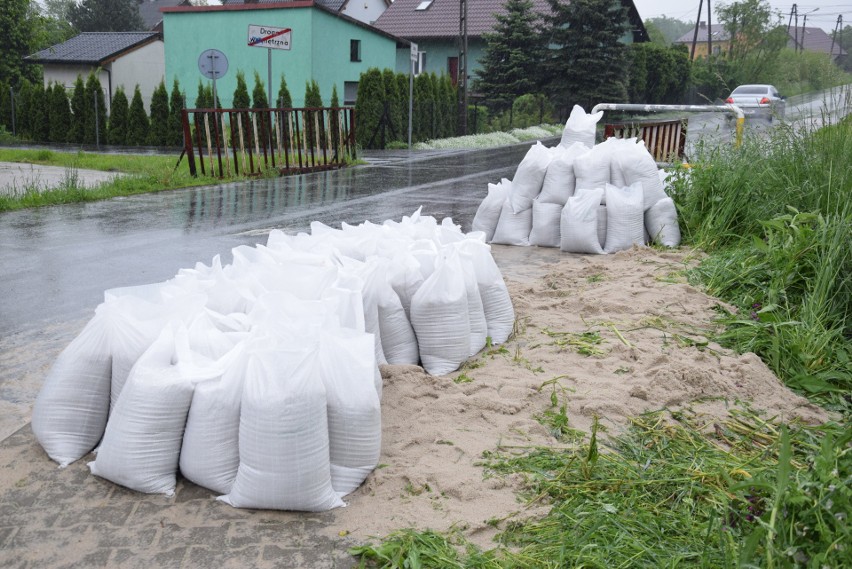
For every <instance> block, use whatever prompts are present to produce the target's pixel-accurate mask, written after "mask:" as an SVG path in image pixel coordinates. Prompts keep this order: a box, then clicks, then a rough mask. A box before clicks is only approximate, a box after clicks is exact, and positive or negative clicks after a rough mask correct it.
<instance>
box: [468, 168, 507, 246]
mask: <svg viewBox="0 0 852 569" xmlns="http://www.w3.org/2000/svg"><path fill="white" fill-rule="evenodd" d="M511 184H512V183H511V182H510V181H509V180H506V179H504V180H502V181H501V182H500V183H499V184H488V195H486V196H485V198H484V199H483V200H482V202H481V203H480V204H479V207H478V208H477V209H476V215H474V216H473V223H472V224H471V230H472V231H482V232H484V233H485V240H486V241H491V239H492V238H493V237H494V230H495V229H497V221H498V220H499V219H500V212H501V211H502V210H503V202H505V201H506V198H507V197H508V196H509V188H510V187H511Z"/></svg>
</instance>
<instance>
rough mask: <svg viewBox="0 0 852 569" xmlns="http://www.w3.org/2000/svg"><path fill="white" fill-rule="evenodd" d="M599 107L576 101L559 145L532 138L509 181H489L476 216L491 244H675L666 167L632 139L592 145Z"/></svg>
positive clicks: (601, 247) (574, 248)
mask: <svg viewBox="0 0 852 569" xmlns="http://www.w3.org/2000/svg"><path fill="white" fill-rule="evenodd" d="M602 114H603V113H595V114H586V112H585V111H583V109H582V108H581V107H579V106H575V107H574V109H573V110H572V112H571V116H570V117H569V119H568V122H567V123H566V125H565V129H564V131H563V133H562V140H561V141H560V143H559V145H557V146H556V147H553V148H548V147H545V146H544V145H543V144H541V142H537V143H536V144H535V145H533V146H532V147H531V148H530V150H529V151H528V152H527V154H526V156H525V157H524V159H523V160H522V161H521V163H520V164H519V165H518V168H517V170H516V172H515V176H514V178H512V180H508V179H505V178H504V179H503V180H502V181H501V182H500V183H498V184H489V185H488V194H487V195H486V197H485V199H483V200H482V203H481V204H480V206H479V208H478V210H477V212H476V215H475V216H474V219H473V225H472V228H473V230H474V231H482V232H484V233H485V235H486V241H487V242H489V243H498V244H503V245H518V246H529V245H538V246H540V247H560V248H561V249H562V250H563V251H566V252H569V253H597V254H601V253H614V252H616V251H621V250H624V249H629V248H631V247H632V246H633V245H646V244H648V243H657V244H660V245H665V246H667V247H677V246H678V245H679V244H680V227H679V225H678V221H677V210H676V208H675V204H674V202H673V201H672V199H671V198H669V197H668V195H667V194H666V191H665V188H664V182H663V181H664V179H665V172H664V171H663V170H660V169H658V168H657V164H656V162H654V158H653V157H652V156H651V154H650V153H649V152H648V149H647V148H646V147H645V145H644V144H643V143H642V141H639V140H637V139H635V138H630V139H618V138H610V139H607V140H606V141H604V142H602V143H601V144H597V145H595V129H596V125H597V122H598V121H599V120H600V118H601V116H602Z"/></svg>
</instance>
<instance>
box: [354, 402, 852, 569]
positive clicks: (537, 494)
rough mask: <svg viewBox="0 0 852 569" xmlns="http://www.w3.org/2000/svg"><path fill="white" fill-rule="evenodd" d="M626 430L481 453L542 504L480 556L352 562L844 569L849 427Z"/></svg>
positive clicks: (743, 413) (434, 551) (460, 547)
mask: <svg viewBox="0 0 852 569" xmlns="http://www.w3.org/2000/svg"><path fill="white" fill-rule="evenodd" d="M675 417H676V419H677V420H679V421H680V422H679V423H671V422H669V421H667V420H666V419H665V418H664V415H663V414H662V413H654V414H648V415H643V416H640V417H637V418H635V419H633V421H632V424H631V426H630V427H629V429H628V430H627V431H626V432H625V433H624V434H622V435H620V436H617V437H615V438H612V439H611V440H610V442H608V443H607V444H606V448H605V449H600V450H599V449H598V445H599V444H601V443H598V442H597V441H596V438H595V437H596V429H593V431H592V437H591V439H590V440H589V441H588V442H587V443H586V444H585V445H582V446H580V447H578V448H577V449H576V450H571V449H568V450H565V449H558V450H554V449H547V448H535V449H528V450H527V451H526V452H523V453H521V454H510V453H508V452H504V451H495V452H491V453H487V454H486V456H485V459H484V466H485V469H486V475H487V476H505V475H510V474H517V473H520V474H522V475H523V476H524V477H525V478H526V480H527V485H526V491H525V493H524V496H525V497H526V499H527V500H528V501H530V502H533V503H538V504H547V505H549V506H550V511H549V513H548V514H547V515H546V516H544V517H543V518H541V519H539V520H535V521H532V522H512V521H511V520H510V521H509V522H507V525H506V527H505V528H504V531H503V532H502V533H501V534H500V535H499V536H498V541H499V543H500V544H501V546H498V547H496V548H494V549H492V550H489V551H484V552H483V551H481V550H479V549H477V548H475V547H474V546H472V545H471V544H470V543H467V542H465V541H464V540H463V539H462V538H461V537H460V536H459V535H458V533H457V532H450V533H449V534H447V535H440V534H436V533H434V532H430V531H426V532H419V531H416V530H413V529H409V530H403V531H399V532H395V533H393V534H391V535H390V536H388V537H387V538H385V539H384V540H382V542H381V543H380V544H378V545H375V546H374V545H365V546H362V547H357V548H354V549H353V550H352V553H353V554H355V555H358V556H360V557H361V566H362V567H385V568H391V567H430V568H443V567H447V568H449V567H454V568H455V567H465V568H485V567H489V568H490V567H505V568H529V569H532V568H541V567H554V568H555V567H600V568H610V567H639V568H644V567H647V568H649V569H650V568H654V569H656V568H659V567H707V568H734V567H792V566H807V567H844V566H847V567H848V566H850V563H852V546H850V543H852V532H850V528H849V525H848V523H847V521H848V520H847V516H848V515H849V512H850V508H852V450H850V441H852V426H849V425H846V426H845V427H842V426H840V425H836V424H829V425H824V426H821V427H806V426H801V425H793V426H789V427H788V426H786V425H778V424H777V423H775V422H774V421H770V420H765V419H763V418H761V417H760V416H758V415H756V414H755V413H753V412H751V411H749V410H747V409H745V410H743V409H741V410H739V411H735V412H733V413H732V417H731V419H729V420H728V421H725V422H721V423H716V424H714V425H712V428H711V429H710V432H709V433H708V434H703V432H702V431H703V429H702V426H701V425H699V424H697V423H696V422H695V420H694V417H690V416H687V415H686V414H680V415H675Z"/></svg>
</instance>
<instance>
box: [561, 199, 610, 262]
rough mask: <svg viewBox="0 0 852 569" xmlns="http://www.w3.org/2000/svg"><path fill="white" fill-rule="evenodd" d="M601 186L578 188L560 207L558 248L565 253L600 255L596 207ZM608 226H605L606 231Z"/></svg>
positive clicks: (601, 251) (598, 202) (601, 252)
mask: <svg viewBox="0 0 852 569" xmlns="http://www.w3.org/2000/svg"><path fill="white" fill-rule="evenodd" d="M603 193H604V190H603V188H596V189H593V190H578V191H577V193H576V194H574V195H573V196H571V197H570V198H568V202H567V203H566V204H565V207H564V208H563V209H562V218H561V227H560V233H561V243H560V248H561V249H562V251H565V252H567V253H592V254H597V255H601V254H603V252H604V251H603V248H602V247H601V243H600V241H599V240H598V207H599V206H600V203H601V197H602V196H603ZM608 231H609V227H607V232H608Z"/></svg>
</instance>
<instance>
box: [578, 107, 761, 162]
mask: <svg viewBox="0 0 852 569" xmlns="http://www.w3.org/2000/svg"><path fill="white" fill-rule="evenodd" d="M598 111H634V112H641V113H652V112H661V111H677V112H690V113H696V112H702V113H706V112H713V113H730V114H733V115H734V116H736V117H737V125H736V140H735V145H736V146H740V145H741V144H742V141H743V124H744V123H745V114H744V113H743V111H742V109H740V108H739V107H738V106H736V105H731V104H726V105H641V104H634V103H601V104H599V105H595V107H594V108H593V109H592V113H596V112H598ZM686 122H687V121H686V119H683V118H678V119H674V120H669V121H653V120H651V121H635V122H626V121H622V123H621V124H605V125H604V136H605V137H607V138H609V137H611V136H615V137H617V138H629V137H634V136H635V137H636V138H639V139H641V140H642V141H643V142H644V143H645V146H646V147H647V148H648V151H649V152H650V153H651V155H652V156H653V157H654V160H656V161H657V162H667V161H670V159H671V158H672V157H674V158H678V159H681V158H683V157H684V156H683V155H684V147H685V145H686Z"/></svg>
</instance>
